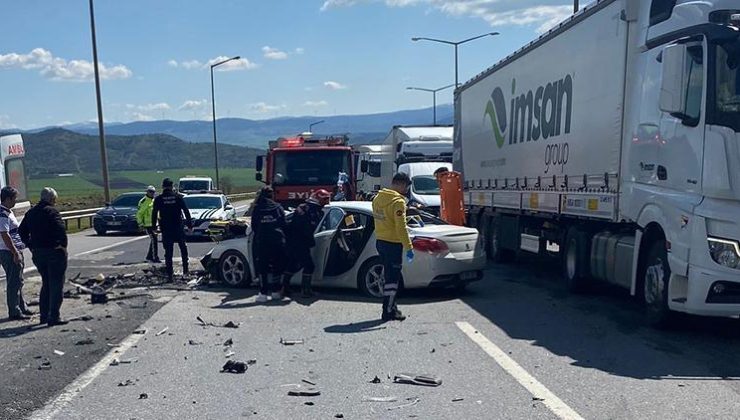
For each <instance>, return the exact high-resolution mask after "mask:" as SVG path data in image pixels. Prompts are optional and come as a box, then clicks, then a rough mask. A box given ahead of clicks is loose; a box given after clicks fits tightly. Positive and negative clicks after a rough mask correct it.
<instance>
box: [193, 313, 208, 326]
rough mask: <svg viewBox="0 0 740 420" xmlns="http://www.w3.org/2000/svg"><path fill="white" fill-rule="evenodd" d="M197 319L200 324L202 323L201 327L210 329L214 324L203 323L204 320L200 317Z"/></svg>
mask: <svg viewBox="0 0 740 420" xmlns="http://www.w3.org/2000/svg"><path fill="white" fill-rule="evenodd" d="M195 319H197V320H198V322H200V325H202V326H204V327H208V326H210V325H212V324H209V323H208V322H205V321H203V318H201V317H200V315H198V316H196V317H195Z"/></svg>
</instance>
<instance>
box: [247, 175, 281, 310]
mask: <svg viewBox="0 0 740 420" xmlns="http://www.w3.org/2000/svg"><path fill="white" fill-rule="evenodd" d="M273 197H274V191H273V189H272V187H270V186H265V187H262V189H261V190H260V193H259V197H257V200H256V201H255V205H254V209H253V210H252V223H251V226H252V232H253V233H254V238H253V241H252V255H253V256H254V259H255V271H256V272H257V276H259V278H260V293H259V295H257V302H260V303H263V302H266V301H267V295H268V294H270V292H272V298H273V299H282V297H283V296H282V294H281V293H279V292H278V291H275V290H272V289H273V288H272V283H273V282H272V281H271V279H270V277H277V276H279V275H280V274H282V273H283V268H284V266H285V261H286V258H287V256H286V253H285V210H283V207H282V206H281V205H280V204H278V203H276V202H275V201H273Z"/></svg>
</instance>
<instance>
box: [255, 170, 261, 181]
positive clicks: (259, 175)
mask: <svg viewBox="0 0 740 420" xmlns="http://www.w3.org/2000/svg"><path fill="white" fill-rule="evenodd" d="M254 179H256V180H257V181H259V182H262V172H257V173H256V174H254Z"/></svg>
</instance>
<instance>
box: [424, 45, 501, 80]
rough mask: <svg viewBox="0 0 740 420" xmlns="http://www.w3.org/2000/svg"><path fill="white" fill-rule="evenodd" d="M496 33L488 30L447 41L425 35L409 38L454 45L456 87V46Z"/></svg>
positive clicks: (456, 78)
mask: <svg viewBox="0 0 740 420" xmlns="http://www.w3.org/2000/svg"><path fill="white" fill-rule="evenodd" d="M496 35H499V33H498V32H488V33H485V34H482V35H478V36H474V37H471V38H468V39H463V40H462V41H447V40H444V39H436V38H426V37H413V38H411V40H412V41H414V42H416V41H430V42H438V43H440V44H447V45H452V46H454V47H455V87H457V86H460V82H459V80H458V76H457V75H458V72H457V68H458V66H457V50H458V47H459V46H460V45H462V44H467V43H468V42H470V41H475V40H476V39H480V38H483V37H486V36H496Z"/></svg>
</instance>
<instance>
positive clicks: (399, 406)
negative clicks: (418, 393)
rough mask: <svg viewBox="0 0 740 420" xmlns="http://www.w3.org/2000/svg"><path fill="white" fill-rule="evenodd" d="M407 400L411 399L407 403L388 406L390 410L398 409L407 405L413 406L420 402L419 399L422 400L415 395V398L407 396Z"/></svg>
mask: <svg viewBox="0 0 740 420" xmlns="http://www.w3.org/2000/svg"><path fill="white" fill-rule="evenodd" d="M406 401H411V402H409V403H406V404H401V405H397V406H395V407H388V411H391V410H398V409H401V408H406V407H411V406H414V405H416V404H419V401H421V400H420V399H419V398H418V397H414V398H406Z"/></svg>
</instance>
